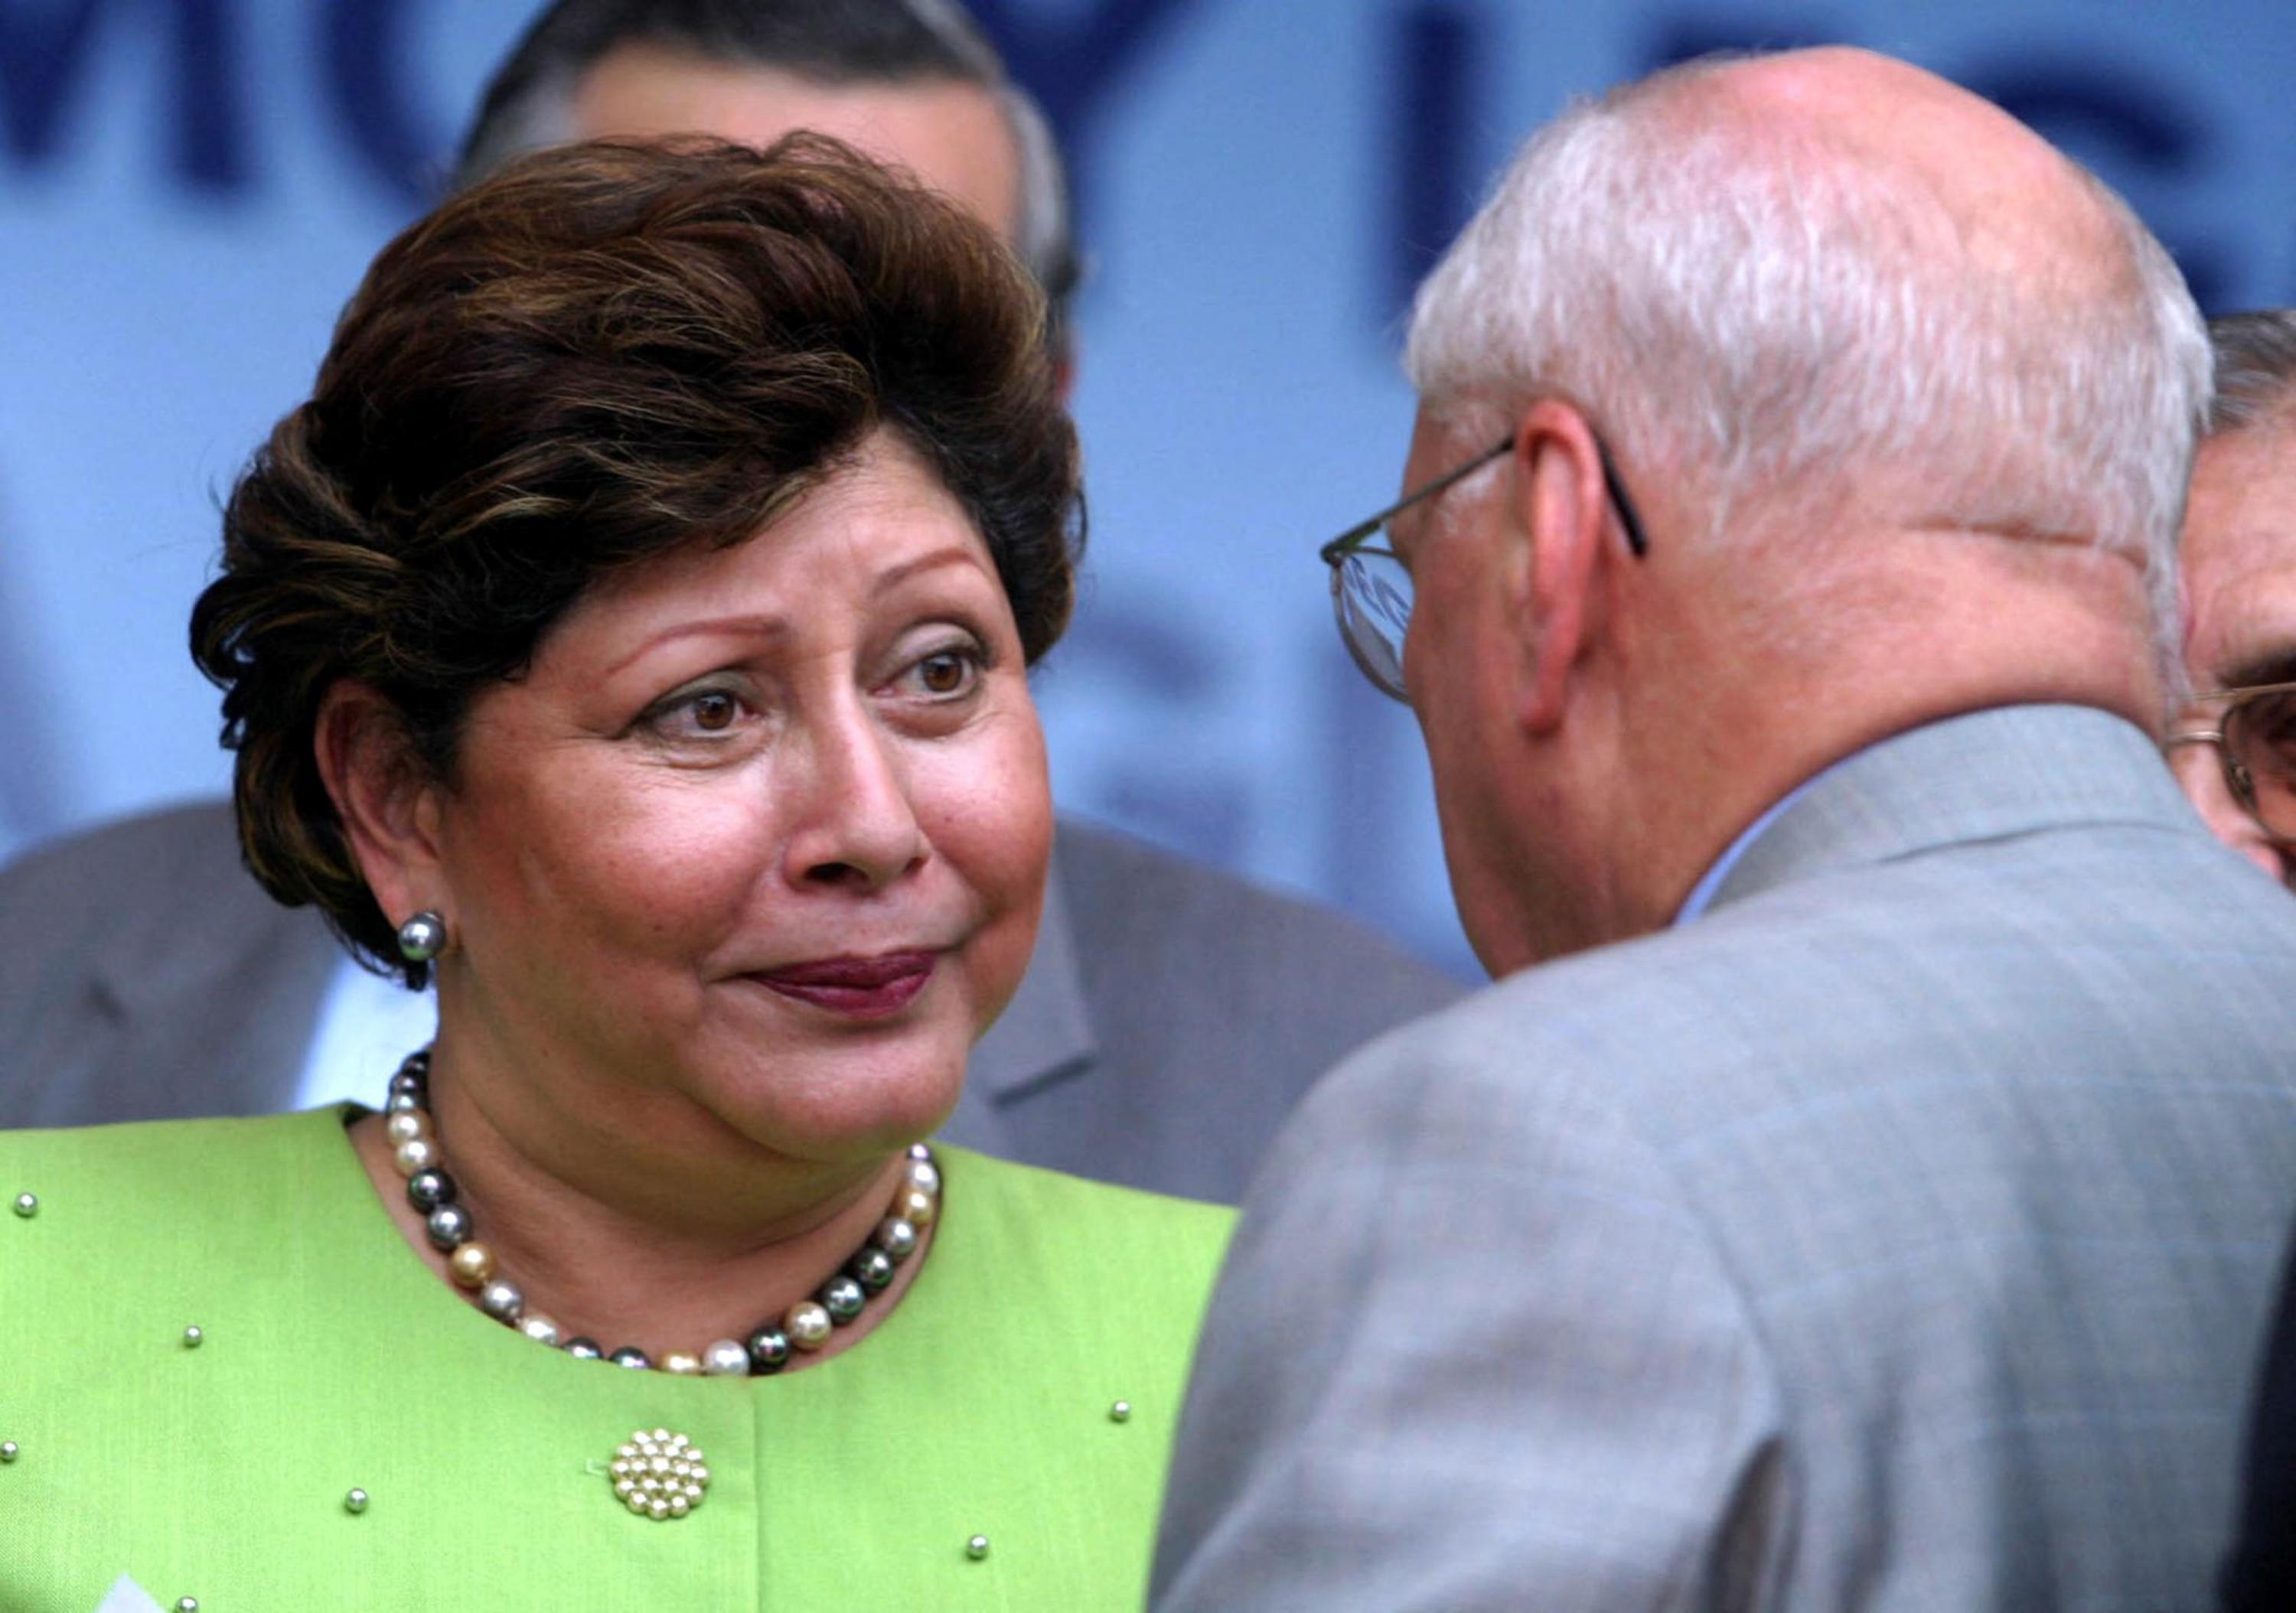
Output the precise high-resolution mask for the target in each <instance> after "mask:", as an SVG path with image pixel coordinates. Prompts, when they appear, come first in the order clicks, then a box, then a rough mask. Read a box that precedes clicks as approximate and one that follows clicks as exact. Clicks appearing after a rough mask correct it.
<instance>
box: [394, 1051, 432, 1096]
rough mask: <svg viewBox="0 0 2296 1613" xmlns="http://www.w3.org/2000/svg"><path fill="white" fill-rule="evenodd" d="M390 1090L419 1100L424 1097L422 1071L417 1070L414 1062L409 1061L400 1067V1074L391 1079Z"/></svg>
mask: <svg viewBox="0 0 2296 1613" xmlns="http://www.w3.org/2000/svg"><path fill="white" fill-rule="evenodd" d="M425 1068H428V1067H427V1066H426V1067H425ZM390 1090H391V1091H392V1092H394V1093H409V1094H411V1095H412V1096H414V1097H417V1098H419V1097H421V1096H422V1070H421V1069H416V1068H415V1065H414V1060H412V1059H409V1060H407V1061H406V1063H404V1064H402V1065H400V1066H399V1067H398V1074H397V1075H395V1076H393V1077H391V1078H390Z"/></svg>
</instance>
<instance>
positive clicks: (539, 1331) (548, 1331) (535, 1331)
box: [518, 1311, 560, 1345]
mask: <svg viewBox="0 0 2296 1613" xmlns="http://www.w3.org/2000/svg"><path fill="white" fill-rule="evenodd" d="M518 1331H520V1332H521V1333H524V1334H525V1335H526V1336H527V1337H528V1338H529V1339H533V1340H534V1341H535V1343H537V1344H548V1345H555V1344H556V1343H557V1342H558V1340H559V1338H560V1329H559V1326H558V1323H557V1322H556V1320H555V1319H553V1318H552V1317H549V1316H545V1315H544V1314H542V1313H541V1312H540V1311H529V1312H527V1314H525V1315H523V1316H521V1317H520V1318H519V1319H518Z"/></svg>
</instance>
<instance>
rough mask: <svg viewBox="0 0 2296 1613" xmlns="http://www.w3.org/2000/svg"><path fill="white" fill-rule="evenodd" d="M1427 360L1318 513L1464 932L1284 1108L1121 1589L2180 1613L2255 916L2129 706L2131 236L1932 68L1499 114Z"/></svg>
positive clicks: (2153, 247) (2133, 665)
mask: <svg viewBox="0 0 2296 1613" xmlns="http://www.w3.org/2000/svg"><path fill="white" fill-rule="evenodd" d="M1409 368H1410V371H1411V374H1412V379H1413V381H1414V383H1415V386H1416V388H1417V389H1418V391H1419V393H1420V397H1421V412H1420V416H1419V424H1418V430H1417V432H1416V435H1415V438H1414V440H1413V443H1412V450H1411V454H1410V458H1409V463H1408V464H1407V466H1406V472H1405V476H1404V485H1405V486H1406V487H1408V488H1414V489H1416V490H1418V492H1419V493H1420V495H1421V496H1419V497H1418V498H1416V499H1415V500H1414V499H1406V504H1405V506H1403V507H1402V508H1401V509H1400V510H1399V512H1393V518H1392V519H1391V520H1390V521H1389V522H1387V523H1385V532H1386V534H1387V535H1388V536H1387V539H1386V541H1385V542H1384V543H1382V542H1380V541H1377V538H1376V534H1377V531H1378V528H1376V527H1370V526H1367V527H1365V528H1358V529H1357V532H1356V533H1354V534H1350V535H1349V536H1348V537H1346V538H1343V539H1341V540H1338V541H1335V543H1334V544H1332V545H1330V546H1328V547H1327V550H1326V555H1327V558H1329V559H1330V560H1331V561H1333V564H1334V565H1336V566H1338V567H1339V568H1341V574H1340V575H1341V584H1342V586H1343V589H1344V592H1343V594H1342V596H1341V597H1342V600H1343V602H1345V603H1346V604H1347V605H1348V606H1349V610H1348V611H1347V613H1346V614H1345V615H1344V616H1343V618H1342V627H1343V630H1345V631H1346V632H1347V633H1348V635H1349V640H1350V643H1352V644H1353V645H1354V647H1355V648H1356V650H1357V656H1358V659H1360V660H1361V661H1362V663H1363V665H1364V666H1365V669H1366V670H1367V671H1369V672H1371V673H1373V675H1374V677H1375V678H1377V679H1378V680H1379V681H1381V682H1382V684H1384V685H1385V686H1387V687H1389V688H1390V689H1391V690H1394V691H1398V692H1402V693H1404V694H1406V695H1407V698H1408V699H1409V700H1410V702H1411V704H1412V705H1413V707H1414V708H1415V711H1416V712H1417V714H1418V716H1419V719H1420V725H1421V727H1422V730H1423V733H1424V734H1425V737H1426V740H1427V745H1428V749H1429V753H1430V757H1431V760H1432V763H1433V766H1434V774H1435V783H1436V794H1437V798H1438V803H1439V809H1440V814H1441V818H1442V825H1443V839H1444V847H1445V853H1446V856H1447V858H1448V860H1449V864H1450V870H1451V880H1452V887H1453V891H1454V894H1455V896H1456V898H1457V900H1458V903H1459V907H1460V912H1461V915H1462V917H1463V918H1464V921H1465V924H1466V929H1467V934H1468V937H1469V938H1470V939H1471V940H1472V942H1473V944H1474V946H1475V948H1476V951H1477V954H1479V955H1480V957H1481V958H1482V959H1483V961H1484V962H1485V963H1486V964H1487V965H1488V967H1489V969H1490V970H1491V972H1492V973H1493V974H1494V975H1495V976H1501V977H1510V976H1511V977H1512V978H1505V979H1503V980H1502V983H1501V984H1499V985H1497V986H1496V987H1493V988H1491V989H1490V990H1488V991H1487V992H1484V993H1482V994H1480V995H1477V996H1476V997H1474V998H1472V999H1470V1000H1469V1001H1468V1002H1467V1003H1462V1004H1460V1005H1458V1006H1457V1007H1456V1008H1453V1009H1451V1010H1449V1011H1445V1012H1443V1013H1440V1014H1438V1015H1435V1016H1434V1017H1432V1018H1431V1019H1427V1020H1424V1021H1423V1022H1421V1023H1420V1024H1418V1025H1415V1026H1412V1027H1410V1028H1406V1029H1405V1030H1402V1031H1399V1032H1397V1033H1395V1034H1394V1035H1391V1036H1387V1037H1384V1038H1382V1040H1381V1041H1379V1042H1378V1043H1376V1044H1374V1045H1373V1046H1372V1047H1371V1048H1369V1049H1367V1050H1366V1051H1365V1052H1362V1053H1360V1054H1358V1055H1357V1057H1356V1058H1354V1059H1353V1060H1350V1061H1349V1063H1348V1064H1347V1065H1346V1066H1344V1067H1343V1068H1342V1069H1341V1070H1340V1071H1338V1072H1336V1073H1335V1074H1334V1075H1333V1077H1332V1078H1331V1079H1330V1080H1329V1081H1327V1082H1325V1083H1324V1084H1323V1085H1321V1086H1319V1087H1318V1088H1317V1090H1316V1093H1314V1094H1313V1095H1312V1096H1311V1097H1310V1098H1309V1099H1308V1101H1307V1102H1306V1103H1305V1104H1303V1105H1302V1106H1301V1108H1300V1110H1299V1112H1298V1113H1297V1115H1296V1116H1295V1117H1294V1118H1293V1121H1292V1124H1291V1126H1289V1127H1287V1129H1286V1132H1285V1134H1284V1136H1283V1139H1282V1140H1281V1141H1280V1142H1278V1143H1277V1145H1276V1147H1275V1150H1273V1151H1272V1153H1271V1155H1270V1157H1269V1160H1268V1164H1267V1168H1266V1169H1265V1170H1264V1171H1263V1172H1262V1173H1261V1175H1260V1176H1259V1179H1258V1181H1257V1182H1256V1183H1255V1184H1254V1187H1253V1191H1252V1193H1251V1199H1250V1200H1249V1202H1248V1203H1247V1204H1246V1206H1245V1210H1244V1215H1243V1218H1242V1224H1241V1225H1240V1227H1239V1229H1238V1231H1237V1233H1236V1237H1235V1240H1234V1246H1233V1249H1232V1251H1231V1254H1230V1257H1229V1262H1228V1265H1227V1268H1226V1273H1225V1274H1224V1276H1223V1278H1222V1281H1221V1283H1220V1287H1219V1290H1218V1295H1217V1297H1216V1298H1215V1299H1214V1302H1213V1305H1212V1307H1211V1312H1210V1318H1209V1320H1208V1322H1207V1323H1206V1327H1205V1331H1204V1335H1203V1339H1202V1341H1201V1346H1200V1348H1199V1353H1198V1357H1197V1366H1196V1377H1195V1382H1194V1384H1193V1388H1191V1390H1190V1395H1189V1401H1188V1406H1187V1410H1186V1413H1185V1419H1184V1421H1183V1425H1182V1429H1181V1434H1180V1439H1179V1445H1178V1449H1177V1453H1176V1456H1175V1460H1174V1465H1173V1470H1172V1473H1171V1477H1170V1480H1169V1486H1168V1490H1167V1494H1168V1501H1167V1511H1166V1517H1165V1523H1164V1529H1163V1535H1162V1541H1161V1545H1160V1555H1159V1560H1158V1565H1157V1587H1158V1596H1157V1601H1158V1605H1159V1606H1160V1607H1161V1608H1164V1609H1172V1610H1174V1613H1177V1610H1178V1609H1189V1610H1191V1613H1193V1610H1196V1609H1202V1610H1205V1613H1210V1610H1212V1609H1223V1610H1224V1609H1242V1608H1249V1609H1255V1610H1256V1613H1274V1610H1278V1609H1322V1608H1331V1607H1363V1608H1382V1609H1397V1608H1424V1609H1437V1608H1440V1609H1500V1608H1509V1609H1512V1608H1538V1609H1557V1610H1559V1609H1573V1610H1587V1609H1684V1608H1710V1609H1739V1608H1745V1609H1756V1608H1781V1607H1791V1608H1804V1609H1841V1608H1859V1609H1875V1610H1886V1609H1924V1610H1926V1609H2026V1608H2107V1607H2117V1608H2147V1609H2153V1608H2161V1609H2168V1608H2190V1607H2194V1606H2196V1605H2199V1604H2200V1603H2201V1602H2202V1599H2203V1598H2204V1597H2205V1596H2206V1594H2207V1587H2208V1585H2209V1584H2210V1577H2211V1576H2212V1574H2213V1572H2214V1570H2215V1568H2216V1565H2217V1562H2218V1557H2219V1554H2220V1553H2221V1552H2222V1551H2223V1549H2224V1544H2225V1542H2226V1537H2227V1534H2228V1530H2229V1526H2230V1519H2231V1514H2232V1503H2233V1488H2234V1478H2235V1469H2236V1466H2237V1461H2238V1450H2239V1444H2240V1439H2241V1435H2242V1429H2243V1424H2244V1421H2245V1416H2246V1406H2247V1397H2248V1385H2249V1380H2250V1371H2251V1362H2252V1359H2253V1355H2254V1352H2255V1347H2256V1342H2257V1339H2258V1338H2259V1333H2260V1331H2261V1325H2262V1322H2263V1318H2264V1316H2265V1314H2266V1311H2267V1303H2268V1298H2269V1294H2270V1290H2271V1285H2272V1281H2273V1279H2274V1275H2275V1265H2276V1259H2277V1255H2278V1250H2279V1247H2280V1243H2281V1240H2282V1236H2283V1234H2284V1231H2285V1229H2286V1227H2287V1225H2288V1224H2289V1219H2290V1216H2291V1213H2292V1210H2296V1068H2292V1062H2291V1059H2290V1056H2289V1055H2290V1050H2291V1049H2292V1048H2296V993H2291V992H2290V991H2289V989H2288V983H2289V981H2290V980H2291V979H2296V904H2292V903H2290V902H2289V901H2288V899H2287V897H2285V895H2284V893H2282V892H2280V891H2278V890H2276V889H2275V888H2272V887H2270V886H2269V885H2267V884H2266V883H2265V882H2264V881H2263V880H2259V879H2257V878H2255V877H2254V874H2253V873H2252V872H2251V871H2250V870H2248V869H2246V868H2244V867H2243V866H2242V865H2241V864H2239V862H2238V861H2237V860H2236V859H2235V858H2234V857H2233V856H2229V855H2228V854H2227V853H2226V851H2225V849H2224V848H2223V847H2221V846H2219V845H2218V844H2217V843H2216V842H2215V841H2214V840H2212V839H2210V837H2209V835H2208V834H2207V832H2206V831H2204V829H2203V828H2202V825H2201V824H2200V823H2197V822H2196V821H2195V820H2194V816H2193V814H2192V811H2191V809H2190V807H2189V806H2188V805H2187V804H2186V803H2185V800H2184V799H2183V798H2182V797H2180V796H2179V795H2178V793H2177V787H2176V784H2175V783H2174V782H2173V781H2172V780H2171V779H2170V778H2169V774H2168V772H2167V770H2166V769H2165V768H2164V767H2163V766H2161V757H2160V752H2159V749H2158V741H2159V738H2160V735H2161V731H2162V728H2163V726H2164V724H2163V718H2164V716H2165V714H2166V702H2167V696H2168V692H2169V674H2170V669H2171V667H2172V666H2173V662H2174V658H2175V654H2176V647H2177V632H2176V628H2177V613H2176V610H2175V608H2174V602H2175V597H2176V591H2175V549H2174V544H2175V538H2176V535H2177V522H2178V520H2179V517H2180V514H2181V511H2182V507H2183V500H2184V492H2185V477H2186V473H2187V471H2188V469H2189V467H2190V463H2191V459H2192V453H2193V444H2194V434H2195V431H2196V430H2197V428H2198V426H2199V424H2200V422H2201V418H2202V413H2203V411H2204V409H2205V407H2206V404H2207V400H2208V392H2209V353H2208V348H2207V343H2206V339H2205V335H2204V332H2203V331H2202V325H2201V322H2200V318H2199V315H2198V313H2197V311H2196V310H2195V309H2194V306H2193V302H2192V299H2191V297H2190V296H2189V295H2188V293H2187V292H2186V291H2185V286H2184V284H2183V282H2182V281H2181V279H2180V278H2179V277H2178V275H2177V271H2176V269H2175V267H2174V266H2173V265H2172V264H2171V263H2170V261H2169V258H2168V255H2167V254H2166V253H2165V252H2164V251H2163V250H2161V247H2160V245H2159V243H2158V242H2155V241H2153V239H2152V237H2151V236H2150V235H2148V234H2147V233H2145V231H2144V228H2143V226H2142V225H2139V224H2138V223H2137V222H2136V219H2135V218H2134V217H2132V216H2131V215H2130V214H2129V212H2128V209H2126V208H2125V207H2124V206H2123V205H2121V203H2120V201H2119V200H2118V199H2117V198H2114V197H2113V196H2112V195H2111V193H2110V192H2106V191H2105V190H2104V189H2103V187H2102V186H2101V185H2099V184H2095V181H2094V180H2092V179H2090V178H2089V177H2088V176H2086V175H2084V174H2082V173H2081V172H2080V171H2079V169H2077V168H2074V167H2073V165H2071V163H2069V162H2067V161H2066V160H2064V159H2063V158H2062V156H2060V155H2059V154H2058V153H2057V152H2055V151H2053V150H2051V149H2050V148H2049V147H2048V146H2047V145H2046V143H2043V142H2042V141H2040V140H2039V139H2038V138H2037V137H2036V136H2035V135H2033V134H2032V133H2031V131H2030V130H2028V129H2026V128H2024V127H2022V126H2021V125H2019V124H2017V123H2016V122H2015V121H2014V120H2013V119H2010V118H2009V117H2007V116H2006V115H2005V113H2003V112H2002V111H2000V110H1999V109H1997V107H1994V106H1992V105H1991V104H1989V103H1988V102H1983V101H1981V100H1980V99H1979V98H1977V97H1976V96H1973V95H1971V94H1967V93H1965V92H1964V91H1962V90H1959V89H1957V88H1956V87H1955V86H1951V85H1948V84H1946V83H1944V82H1943V81H1941V80H1939V79H1938V78H1933V77H1931V76H1930V75H1929V74H1926V73H1923V72H1920V71H1918V70H1915V69H1913V68H1910V67H1907V66H1906V65H1904V64H1902V63H1898V62H1894V61H1888V60H1886V59H1883V58H1879V57H1875V56H1871V55H1867V54H1865V53H1857V52H1851V51H1844V50H1827V51H1816V52H1806V53H1793V54H1787V55H1779V56H1773V57H1763V58H1756V59H1753V60H1748V61H1729V62H1720V63H1704V64H1700V65H1696V66H1693V67H1691V68H1688V69H1685V70H1679V71H1677V72H1674V73H1670V74H1667V75H1663V76H1661V77H1660V78H1655V79H1652V80H1651V81H1648V82H1646V83H1644V84H1642V85H1639V86H1632V87H1630V88H1628V89H1627V90H1624V91H1621V92H1620V93H1618V94H1613V95H1611V96H1610V97H1608V98H1606V99H1605V100H1603V101H1602V102H1597V103H1595V104H1592V105H1582V106H1580V107H1578V108H1576V109H1574V110H1572V111H1570V112H1567V113H1566V114H1564V116H1563V117H1562V119H1560V120H1559V121H1558V122H1557V123H1556V124H1555V125H1554V126H1553V127H1550V128H1548V129H1547V130H1546V131H1544V132H1543V133H1542V134H1541V135H1539V136H1538V138H1537V139H1535V140H1534V141H1532V143H1530V145H1529V147H1528V148H1527V149H1526V151H1525V152H1524V154H1523V155H1522V156H1521V158H1520V159H1519V160H1518V161H1517V163H1516V165H1515V167H1514V168H1513V170H1512V171H1511V172H1510V173H1509V175H1508V176H1507V177H1506V178H1505V180H1504V181H1503V182H1502V183H1501V184H1500V187H1499V189H1498V191H1497V194H1496V196H1495V197H1494V198H1493V200H1492V201H1490V202H1489V204H1488V206H1487V207H1486V208H1485V209H1484V210H1483V212H1482V213H1481V214H1480V215H1479V216H1478V217H1477V218H1476V220H1475V222H1474V223H1473V224H1472V225H1470V226H1469V228H1468V230H1467V232H1466V233H1465V234H1464V236H1463V237H1462V238H1461V239H1460V241H1459V242H1458V243H1457V244H1456V245H1455V246H1454V247H1453V248H1452V250H1451V251H1450V253H1449V254H1448V255H1447V258H1445V260H1444V262H1443V264H1442V266H1440V267H1439V268H1438V269H1437V271H1436V272H1435V274H1434V275H1433V276H1432V278H1431V280H1430V281H1429V282H1428V283H1427V285H1426V286H1425V287H1424V288H1423V290H1422V291H1421V293H1420V298H1419V301H1418V305H1417V307H1416V310H1415V315H1414V318H1413V323H1412V332H1411V341H1410V356H1409ZM1517 971H1520V972H1517Z"/></svg>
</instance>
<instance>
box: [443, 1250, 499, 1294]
mask: <svg viewBox="0 0 2296 1613" xmlns="http://www.w3.org/2000/svg"><path fill="white" fill-rule="evenodd" d="M494 1274H495V1252H494V1250H492V1249H488V1247H487V1246H486V1245H485V1244H483V1243H465V1244H463V1246H462V1247H461V1248H460V1249H456V1250H455V1252H454V1253H453V1254H451V1255H449V1256H447V1275H448V1276H450V1277H452V1278H453V1279H454V1280H455V1286H456V1287H457V1288H467V1289H482V1288H484V1287H486V1285H487V1284H488V1283H489V1282H491V1281H494Z"/></svg>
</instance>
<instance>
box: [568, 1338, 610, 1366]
mask: <svg viewBox="0 0 2296 1613" xmlns="http://www.w3.org/2000/svg"><path fill="white" fill-rule="evenodd" d="M566 1353H567V1354H568V1355H571V1356H573V1357H574V1358H575V1359H576V1360H577V1361H597V1360H601V1359H603V1357H604V1355H605V1354H606V1352H605V1351H603V1350H602V1349H600V1348H599V1347H598V1341H597V1340H596V1339H585V1338H583V1337H582V1336H581V1335H580V1334H579V1333H577V1334H576V1335H575V1336H574V1337H573V1338H571V1339H568V1340H567V1341H566Z"/></svg>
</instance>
